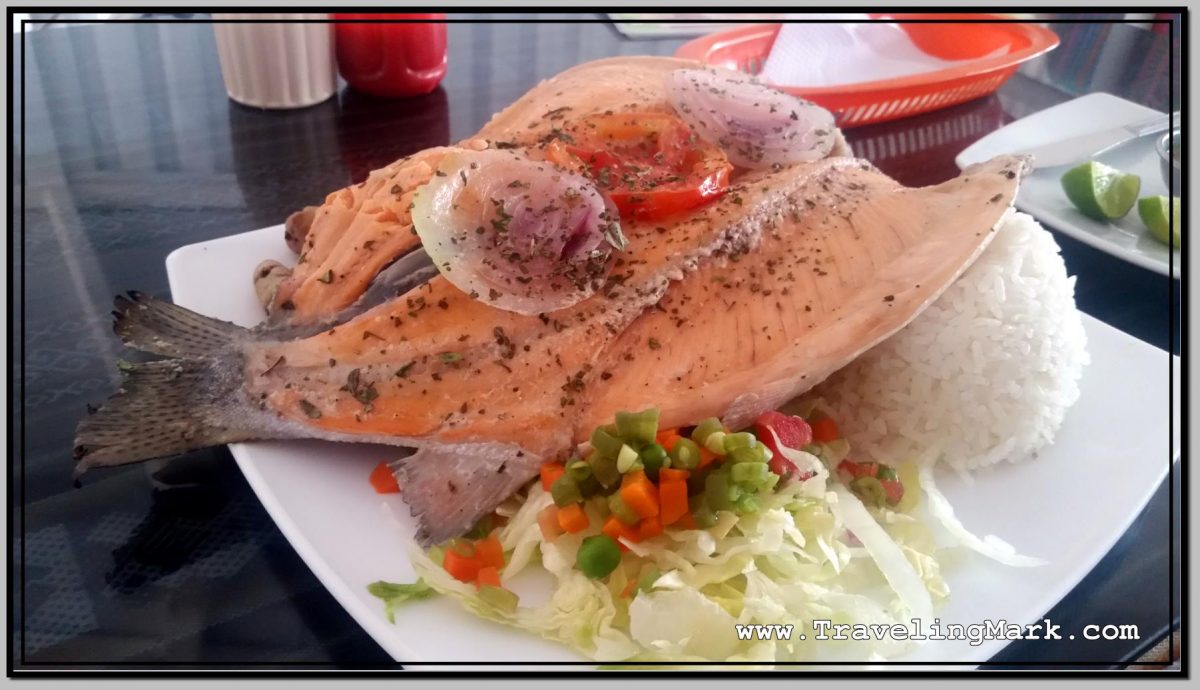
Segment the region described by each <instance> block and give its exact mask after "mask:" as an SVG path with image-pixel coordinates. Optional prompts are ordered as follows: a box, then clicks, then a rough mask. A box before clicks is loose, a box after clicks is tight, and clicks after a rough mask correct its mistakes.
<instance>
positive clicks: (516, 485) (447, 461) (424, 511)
mask: <svg viewBox="0 0 1200 690" xmlns="http://www.w3.org/2000/svg"><path fill="white" fill-rule="evenodd" d="M541 463H542V461H541V460H540V459H539V458H538V457H537V456H535V455H532V454H530V453H527V452H525V451H523V450H521V449H520V448H518V447H516V446H512V445H507V444H501V443H458V444H431V445H428V446H424V447H422V448H420V449H419V450H417V452H415V453H413V454H412V455H409V456H408V457H405V458H401V459H400V460H398V461H397V462H395V463H393V465H392V467H393V468H394V470H395V474H396V480H397V481H398V482H399V484H400V487H401V491H403V492H404V500H405V502H407V503H408V506H409V510H411V511H412V514H413V517H415V518H416V519H417V533H416V539H417V543H419V544H421V545H422V546H426V547H428V546H433V545H435V544H440V543H442V542H444V541H446V540H447V539H450V538H451V537H457V536H459V535H460V534H463V533H464V532H467V531H468V530H470V529H471V527H473V526H474V525H475V523H477V522H479V520H480V518H482V517H483V516H485V515H487V514H488V513H490V512H492V511H493V510H495V509H496V506H497V505H499V504H500V502H501V501H503V500H504V499H505V498H508V496H510V495H511V494H512V493H513V492H514V491H516V490H518V489H520V488H521V486H523V485H524V484H525V483H526V482H528V481H529V480H530V479H532V478H534V477H535V476H537V473H538V468H539V467H540V466H541Z"/></svg>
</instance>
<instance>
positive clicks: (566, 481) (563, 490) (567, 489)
mask: <svg viewBox="0 0 1200 690" xmlns="http://www.w3.org/2000/svg"><path fill="white" fill-rule="evenodd" d="M550 495H551V496H552V497H553V498H554V505H556V506H558V507H559V508H562V507H563V506H569V505H571V504H572V503H579V502H580V501H582V500H583V494H581V493H580V492H579V485H577V484H576V483H575V480H574V479H571V477H570V476H569V475H566V474H564V475H563V476H561V477H559V478H558V479H556V480H554V483H553V484H551V485H550Z"/></svg>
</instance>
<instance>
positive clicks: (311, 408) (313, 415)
mask: <svg viewBox="0 0 1200 690" xmlns="http://www.w3.org/2000/svg"><path fill="white" fill-rule="evenodd" d="M300 409H301V411H303V412H304V414H305V415H306V416H307V417H308V418H309V419H320V418H321V411H320V410H318V409H317V406H316V405H314V404H312V403H310V402H309V401H307V400H301V401H300Z"/></svg>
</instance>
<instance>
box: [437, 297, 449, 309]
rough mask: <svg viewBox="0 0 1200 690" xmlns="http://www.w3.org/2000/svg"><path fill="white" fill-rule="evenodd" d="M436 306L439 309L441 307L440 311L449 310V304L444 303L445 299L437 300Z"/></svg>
mask: <svg viewBox="0 0 1200 690" xmlns="http://www.w3.org/2000/svg"><path fill="white" fill-rule="evenodd" d="M437 305H438V306H439V307H441V308H442V309H449V308H450V303H449V302H447V301H446V298H445V297H443V298H441V299H440V300H438V302H437Z"/></svg>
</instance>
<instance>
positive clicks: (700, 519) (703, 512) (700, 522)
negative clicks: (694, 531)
mask: <svg viewBox="0 0 1200 690" xmlns="http://www.w3.org/2000/svg"><path fill="white" fill-rule="evenodd" d="M692 519H693V520H695V521H696V526H697V527H699V528H700V529H708V528H709V527H712V526H713V525H715V524H717V514H716V513H714V512H713V511H712V510H711V509H710V508H709V507H708V506H704V507H703V508H700V509H699V510H696V511H695V512H693V513H692Z"/></svg>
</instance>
